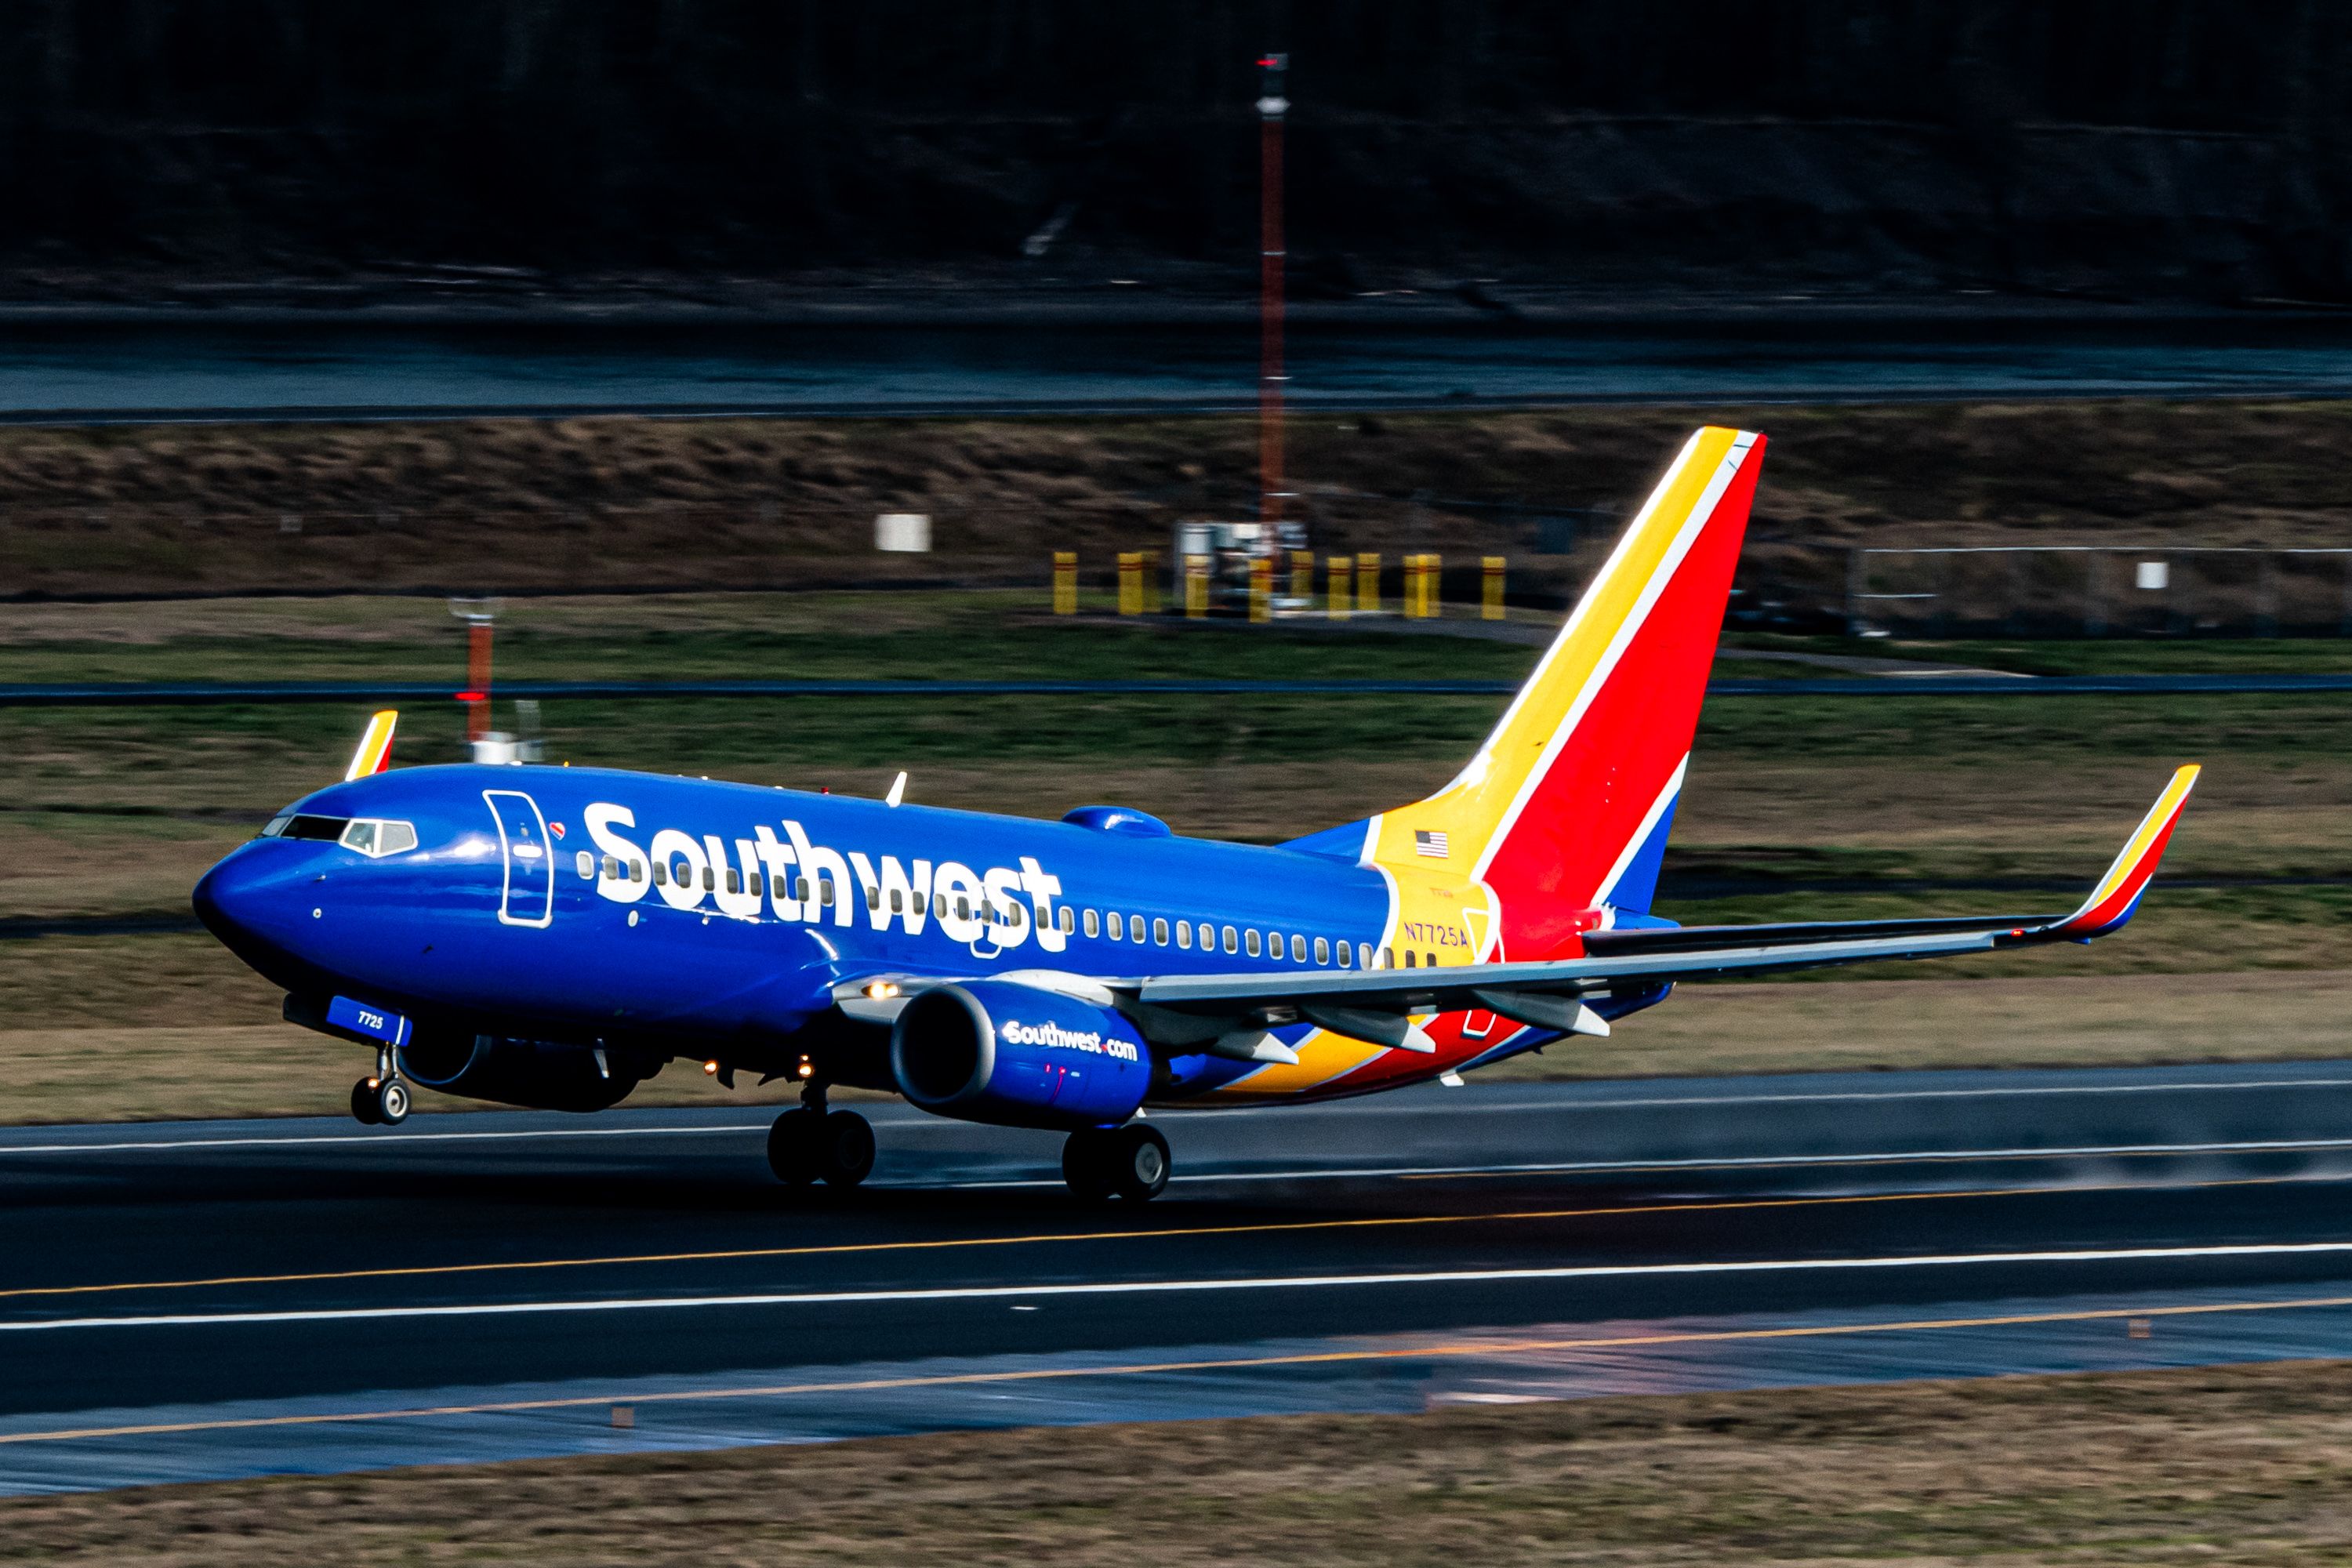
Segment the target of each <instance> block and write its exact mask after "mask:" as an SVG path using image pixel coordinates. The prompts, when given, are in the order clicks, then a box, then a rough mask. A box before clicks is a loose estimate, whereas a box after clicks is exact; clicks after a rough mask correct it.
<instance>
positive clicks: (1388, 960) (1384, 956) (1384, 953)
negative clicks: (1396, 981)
mask: <svg viewBox="0 0 2352 1568" xmlns="http://www.w3.org/2000/svg"><path fill="white" fill-rule="evenodd" d="M1380 960H1381V961H1380V962H1379V963H1375V964H1373V965H1372V967H1373V968H1374V969H1394V968H1395V967H1396V954H1395V953H1393V952H1390V951H1389V950H1388V949H1387V948H1385V947H1384V948H1382V949H1381V953H1380Z"/></svg>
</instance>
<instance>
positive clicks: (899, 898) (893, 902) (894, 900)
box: [890, 888, 907, 915]
mask: <svg viewBox="0 0 2352 1568" xmlns="http://www.w3.org/2000/svg"><path fill="white" fill-rule="evenodd" d="M906 896H907V895H906V894H904V893H902V892H900V891H899V890H898V889H896V888H893V889H890V912H891V913H892V914H894V915H896V914H903V913H905V912H906V911H905V910H902V909H900V908H899V905H900V903H901V902H903V901H904V900H905V899H906Z"/></svg>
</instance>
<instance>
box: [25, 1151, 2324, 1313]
mask: <svg viewBox="0 0 2352 1568" xmlns="http://www.w3.org/2000/svg"><path fill="white" fill-rule="evenodd" d="M2332 1179H2333V1178H2328V1177H2302V1176H2239V1177H2229V1178H2225V1179H2221V1180H2217V1181H2210V1182H2183V1183H2179V1184H2168V1185H2166V1186H2164V1187H2161V1188H2147V1187H2145V1186H2144V1185H2143V1184H2140V1183H2137V1182H2093V1183H2084V1182H2069V1183H2065V1184H2058V1185H2051V1186H2032V1187H1969V1188H1960V1189H1957V1190H1954V1191H1949V1192H1909V1193H1860V1194H1840V1195H1836V1196H1831V1197H1800V1198H1726V1199H1722V1200H1718V1201H1710V1202H1699V1203H1675V1204H1629V1205H1619V1206H1615V1207H1595V1208H1565V1209H1518V1210H1507V1211H1504V1212H1501V1213H1496V1214H1447V1215H1381V1216H1377V1217H1374V1218H1370V1219H1305V1220H1277V1221H1272V1222H1268V1223H1265V1224H1260V1225H1202V1226H1171V1227H1169V1228H1167V1229H1162V1230H1094V1231H1072V1232H1055V1233H1052V1234H1048V1235H1044V1236H977V1237H948V1238H944V1239H940V1240H936V1241H855V1242H840V1243H834V1244H828V1245H823V1246H816V1247H727V1248H722V1249H719V1250H714V1251H706V1252H638V1253H620V1254H614V1255H612V1256H607V1257H597V1258H520V1259H512V1260H508V1261H504V1262H496V1263H426V1264H414V1265H396V1266H392V1267H386V1268H329V1269H319V1270H315V1271H311V1272H306V1273H289V1274H223V1275H218V1276H215V1277H212V1278H209V1279H131V1280H121V1281H116V1282H110V1283H103V1284H97V1285H23V1286H16V1287H13V1288H10V1289H0V1300H32V1299H48V1298H55V1297H60V1296H100V1295H119V1294H122V1293H124V1292H127V1291H135V1290H199V1289H217V1288H220V1287H224V1286H231V1285H310V1284H320V1283H330V1282H332V1281H335V1280H343V1279H436V1278H442V1277H446V1276H450V1275H458V1274H514V1273H529V1272H537V1271H542V1270H547V1269H554V1268H625V1267H629V1266H633V1265H639V1264H652V1263H723V1262H734V1261H739V1260H742V1259H751V1258H829V1257H846V1256H855V1255H858V1254H866V1253H877V1252H936V1251H948V1250H954V1249H958V1248H982V1247H1030V1246H1045V1245H1049V1244H1052V1243H1055V1242H1073V1241H1141V1240H1156V1239H1160V1238H1169V1239H1175V1238H1181V1237H1209V1236H1276V1235H1286V1234H1291V1233H1296V1232H1300V1231H1339V1230H1372V1229H1401V1228H1405V1227H1409V1226H1445V1225H1479V1224H1515V1223H1517V1224H1523V1223H1526V1222H1528V1221H1534V1220H1559V1219H1605V1218H1610V1217H1613V1216H1616V1215H1662V1214H1719V1213H1727V1212H1735V1211H1744V1210H1755V1209H1790V1208H1822V1207H1829V1206H1832V1205H1860V1204H1897V1203H1927V1202H1935V1201H1948V1200H1953V1199H1959V1198H2003V1197H2047V1196H2051V1195H2053V1194H2065V1193H2098V1192H2134V1191H2143V1190H2146V1191H2163V1192H2182V1191H2191V1190H2196V1189H2201V1188H2207V1187H2235V1186H2275V1185H2282V1184H2289V1183H2294V1182H2303V1181H2327V1180H2332Z"/></svg>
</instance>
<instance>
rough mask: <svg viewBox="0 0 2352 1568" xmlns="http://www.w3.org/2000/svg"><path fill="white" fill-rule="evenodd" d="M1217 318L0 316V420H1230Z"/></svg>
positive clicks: (1553, 332)
mask: <svg viewBox="0 0 2352 1568" xmlns="http://www.w3.org/2000/svg"><path fill="white" fill-rule="evenodd" d="M1257 342H1258V340H1257V330H1256V326H1255V322H1253V321H1250V320H1249V319H1248V318H1247V316H1246V315H1245V314H1234V315H1232V316H1230V317H1229V318H1225V319H1220V320H1216V321H1195V322H1188V323H1171V324H1165V325H1156V326H1155V325H1119V324H1115V323H1109V322H1102V321H1096V322H1088V321H1064V322H1055V323H1053V324H1050V325H1047V324H1040V323H1034V322H1031V323H1022V322H1008V323H1003V324H994V325H972V324H962V325H957V324H937V323H934V324H929V325H921V326H898V325H888V324H856V325H851V324H822V325H811V324H800V325H792V324H781V323H779V324H761V323H757V322H730V323H725V324H710V323H704V324H694V323H686V322H673V323H665V324H658V325H647V324H642V323H637V324H629V323H606V324H602V325H600V324H597V323H594V322H593V321H572V322H564V323H551V324H544V325H539V326H524V325H503V326H501V325H490V324H473V325H462V326H424V325H410V324H399V323H391V322H377V323H365V322H357V321H352V320H350V319H347V318H338V317H332V316H328V317H322V318H321V319H320V320H319V321H296V322H278V323H274V324H273V323H251V322H247V323H219V324H205V323H204V322H202V321H186V320H181V321H154V322H137V321H123V322H112V323H103V322H100V323H92V322H68V321H58V322H48V323H43V322H40V321H26V320H21V319H20V320H13V321H5V322H0V422H15V423H61V424H85V423H97V424H104V423H144V422H152V421H174V420H185V421H207V420H244V419H258V418H267V419H273V420H310V419H326V420H351V419H366V418H429V417H453V418H456V417H475V416H488V415H520V416H564V415H593V414H623V413H629V414H647V415H664V416H679V417H693V416H726V415H775V416H825V417H839V416H859V415H871V416H885V415H912V414H975V413H998V414H1023V413H1068V414H1078V413H1118V412H1137V413H1151V412H1171V413H1177V412H1210V411H1226V410H1233V411H1246V410H1249V409H1253V408H1255V406H1256V401H1255V400H1256V395H1257V392H1256V389H1257V382H1256V376H1257ZM1287 342H1288V358H1287V364H1286V370H1287V372H1288V374H1289V381H1288V384H1287V388H1286V392H1287V395H1288V398H1289V400H1290V402H1291V403H1292V404H1293V405H1297V406H1298V407H1301V408H1307V409H1318V408H1319V409H1326V410H1334V411H1337V410H1346V409H1379V408H1424V407H1453V406H1465V405H1480V404H1488V405H1502V406H1508V405H1520V404H1537V405H1541V404H1557V403H1573V402H1580V401H1591V402H1612V403H1616V402H1643V401H1647V402H1663V403H1734V404H1739V403H1746V404H1757V403H1776V402H1806V403H1811V402H1824V401H1832V402H1834V401H1872V402H1875V401H1887V400H1906V399H1932V398H2020V397H2025V398H2031V397H2107V396H2189V397H2194V396H2242V395H2298V396H2343V395H2346V394H2347V393H2352V321H2347V319H2345V318H2343V317H2340V316H2313V315H2294V314H2291V313H2284V312H2282V313H2280V314H2278V315H2271V316H2264V315H2254V314H2246V315H2239V316H2215V317H2210V318H2198V319H2191V320H2155V321H2134V320H2105V321H2096V320H2082V321H2064V320H2049V319H2039V320H2032V321H2013V320H2004V319H1997V318H1996V319H1988V320H1983V321H1977V320H1972V319H1969V318H1968V317H1966V316H1965V315H1962V316H1958V317H1956V318H1954V319H1952V320H1949V321H1940V322H1932V323H1924V324H1923V323H1921V322H1919V321H1903V320H1890V321H1868V320H1860V321H1853V320H1837V319H1830V320H1821V319H1792V320H1790V321H1769V320H1768V321H1748V322H1741V323H1726V322H1723V321H1707V320H1703V319H1702V320H1694V321H1690V322H1688V323H1685V324H1675V323H1673V322H1652V323H1647V324H1642V325H1635V326H1622V325H1615V326H1612V325H1602V326H1591V325H1559V324H1545V323H1541V322H1536V321H1514V320H1508V319H1500V320H1493V321H1470V322H1446V323H1431V324H1421V325H1414V324H1393V325H1388V326H1380V325H1364V324H1355V323H1318V321H1315V320H1313V319H1312V318H1311V316H1310V317H1309V318H1307V319H1304V320H1299V321H1295V322H1294V323H1293V326H1292V328H1291V331H1290V332H1289V335H1288V340H1287Z"/></svg>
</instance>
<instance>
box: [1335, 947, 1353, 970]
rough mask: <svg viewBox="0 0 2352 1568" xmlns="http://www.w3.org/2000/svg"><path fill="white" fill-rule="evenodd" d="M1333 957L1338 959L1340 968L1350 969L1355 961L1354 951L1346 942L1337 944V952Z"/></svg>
mask: <svg viewBox="0 0 2352 1568" xmlns="http://www.w3.org/2000/svg"><path fill="white" fill-rule="evenodd" d="M1333 956H1335V957H1337V958H1338V959H1339V967H1340V968H1342V969H1347V968H1350V967H1352V966H1353V964H1354V963H1355V961H1356V950H1355V949H1354V948H1353V947H1352V946H1350V945H1349V944H1348V943H1347V942H1341V943H1340V944H1339V952H1337V953H1336V954H1334V955H1333Z"/></svg>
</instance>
